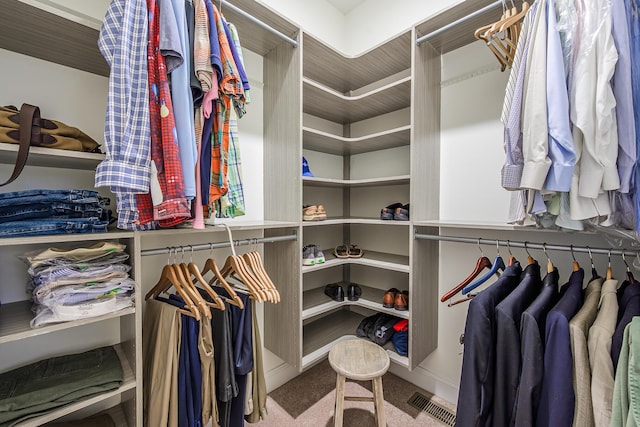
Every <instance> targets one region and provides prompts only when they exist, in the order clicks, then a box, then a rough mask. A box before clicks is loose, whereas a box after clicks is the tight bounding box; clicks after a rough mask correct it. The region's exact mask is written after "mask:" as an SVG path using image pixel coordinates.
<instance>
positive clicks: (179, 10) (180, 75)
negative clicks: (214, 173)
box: [161, 0, 198, 199]
mask: <svg viewBox="0 0 640 427" xmlns="http://www.w3.org/2000/svg"><path fill="white" fill-rule="evenodd" d="M171 3H172V4H173V11H174V13H175V16H176V23H177V24H178V34H179V35H180V47H181V49H182V50H181V52H179V54H180V55H181V56H182V58H183V62H182V64H180V65H179V66H177V67H176V68H175V69H174V70H173V71H172V72H171V100H172V101H173V115H174V117H175V121H176V131H177V133H178V147H179V150H180V161H181V163H182V176H183V178H184V193H185V197H186V198H187V199H193V198H195V197H196V173H195V170H196V159H197V158H198V150H197V147H196V131H195V123H194V120H195V119H194V117H195V116H194V110H193V95H192V94H191V85H190V79H189V76H190V75H191V74H190V72H191V70H190V64H189V61H188V60H187V61H185V60H184V59H185V58H187V59H188V58H189V54H188V52H189V33H188V30H187V14H186V9H185V2H184V0H171ZM161 37H162V36H161Z"/></svg>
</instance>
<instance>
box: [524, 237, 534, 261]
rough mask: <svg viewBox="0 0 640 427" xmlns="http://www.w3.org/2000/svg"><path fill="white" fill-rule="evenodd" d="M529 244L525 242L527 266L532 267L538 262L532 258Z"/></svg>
mask: <svg viewBox="0 0 640 427" xmlns="http://www.w3.org/2000/svg"><path fill="white" fill-rule="evenodd" d="M528 244H529V242H527V241H526V240H525V242H524V250H525V252H526V253H527V265H531V264H533V263H535V262H536V260H535V259H534V258H533V257H532V256H531V254H530V253H529V247H528Z"/></svg>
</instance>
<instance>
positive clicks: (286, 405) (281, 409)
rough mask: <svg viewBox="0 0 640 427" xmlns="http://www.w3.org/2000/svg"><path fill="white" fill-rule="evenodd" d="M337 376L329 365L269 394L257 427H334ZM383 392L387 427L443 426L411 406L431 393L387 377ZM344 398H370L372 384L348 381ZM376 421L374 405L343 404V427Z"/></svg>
mask: <svg viewBox="0 0 640 427" xmlns="http://www.w3.org/2000/svg"><path fill="white" fill-rule="evenodd" d="M335 382H336V374H335V372H334V371H333V369H331V366H330V365H329V362H328V361H326V360H325V361H323V362H321V363H319V364H318V365H316V366H314V367H312V368H310V369H309V370H307V371H305V372H304V373H302V374H301V375H299V376H298V377H296V378H294V379H293V380H291V381H289V382H288V383H286V384H284V385H283V386H281V387H279V388H277V389H275V390H274V391H272V392H271V393H269V398H268V400H267V409H268V411H269V415H268V417H267V419H266V420H264V421H261V422H259V423H257V424H253V425H256V426H273V427H276V426H277V427H288V426H302V427H324V426H327V427H328V426H333V412H334V403H335ZM382 386H383V389H384V400H385V414H386V418H387V426H389V427H395V426H398V427H407V426H425V427H426V426H440V427H441V426H443V425H444V424H442V423H441V422H439V421H437V420H435V419H434V418H432V417H431V416H429V415H428V414H427V413H425V412H422V411H420V410H418V409H416V408H414V407H412V406H410V405H409V404H407V400H409V398H410V397H411V396H412V395H413V393H414V392H421V393H423V394H424V395H426V396H427V397H431V396H432V395H431V394H430V393H427V392H426V391H424V390H422V389H420V388H418V387H416V386H414V385H413V384H411V383H408V382H406V381H404V380H403V379H401V378H399V377H397V376H396V375H393V374H391V373H386V374H385V375H384V377H383V378H382ZM345 396H371V382H370V381H367V382H356V381H349V380H347V384H346V386H345ZM433 400H434V401H435V402H437V403H440V404H442V405H444V406H446V407H448V408H450V409H452V410H455V406H454V405H452V404H450V403H448V402H446V401H444V400H442V399H439V398H437V397H435V396H434V397H433ZM374 425H375V418H374V413H373V403H370V402H352V401H345V403H344V426H345V427H348V426H358V427H366V426H374Z"/></svg>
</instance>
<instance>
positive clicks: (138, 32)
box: [95, 0, 150, 211]
mask: <svg viewBox="0 0 640 427" xmlns="http://www.w3.org/2000/svg"><path fill="white" fill-rule="evenodd" d="M146 45H147V7H146V5H145V2H144V0H128V1H127V0H112V1H111V4H110V5H109V9H108V10H107V13H106V15H105V18H104V21H103V23H102V27H101V29H100V36H99V38H98V47H99V48H100V52H101V53H102V55H103V56H104V58H105V60H106V61H107V63H108V64H109V67H110V68H111V74H110V76H109V95H108V104H107V115H106V120H105V129H104V141H105V143H104V148H105V152H106V157H105V160H103V161H102V162H101V163H100V164H99V165H98V168H97V169H96V178H95V185H96V187H111V191H113V192H115V193H119V192H129V193H140V192H146V191H149V168H150V147H149V143H148V141H149V103H148V99H149V93H148V90H149V89H148V86H147V84H148V83H147V61H146V56H147V52H146ZM119 210H120V209H118V211H119Z"/></svg>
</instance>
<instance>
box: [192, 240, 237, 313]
mask: <svg viewBox="0 0 640 427" xmlns="http://www.w3.org/2000/svg"><path fill="white" fill-rule="evenodd" d="M210 251H211V252H213V244H211V249H210ZM208 272H212V273H213V279H211V280H210V281H209V282H208V284H209V285H214V284H216V283H217V284H218V285H219V286H220V287H222V288H223V289H224V290H225V291H227V293H228V294H229V298H227V297H225V296H224V295H223V296H222V297H221V298H222V300H223V301H225V302H227V303H229V304H231V305H235V306H236V307H239V308H240V309H243V308H244V303H243V302H242V299H241V298H240V297H239V296H238V294H236V291H235V290H234V289H233V287H232V286H231V285H230V284H229V283H228V282H227V281H226V279H225V278H224V276H223V275H222V273H221V272H220V269H219V268H218V264H216V261H215V260H214V259H213V257H212V256H210V257H209V259H207V261H206V262H205V264H204V268H203V270H202V272H201V273H200V274H201V275H202V276H204V275H205V274H207V273H208Z"/></svg>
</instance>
